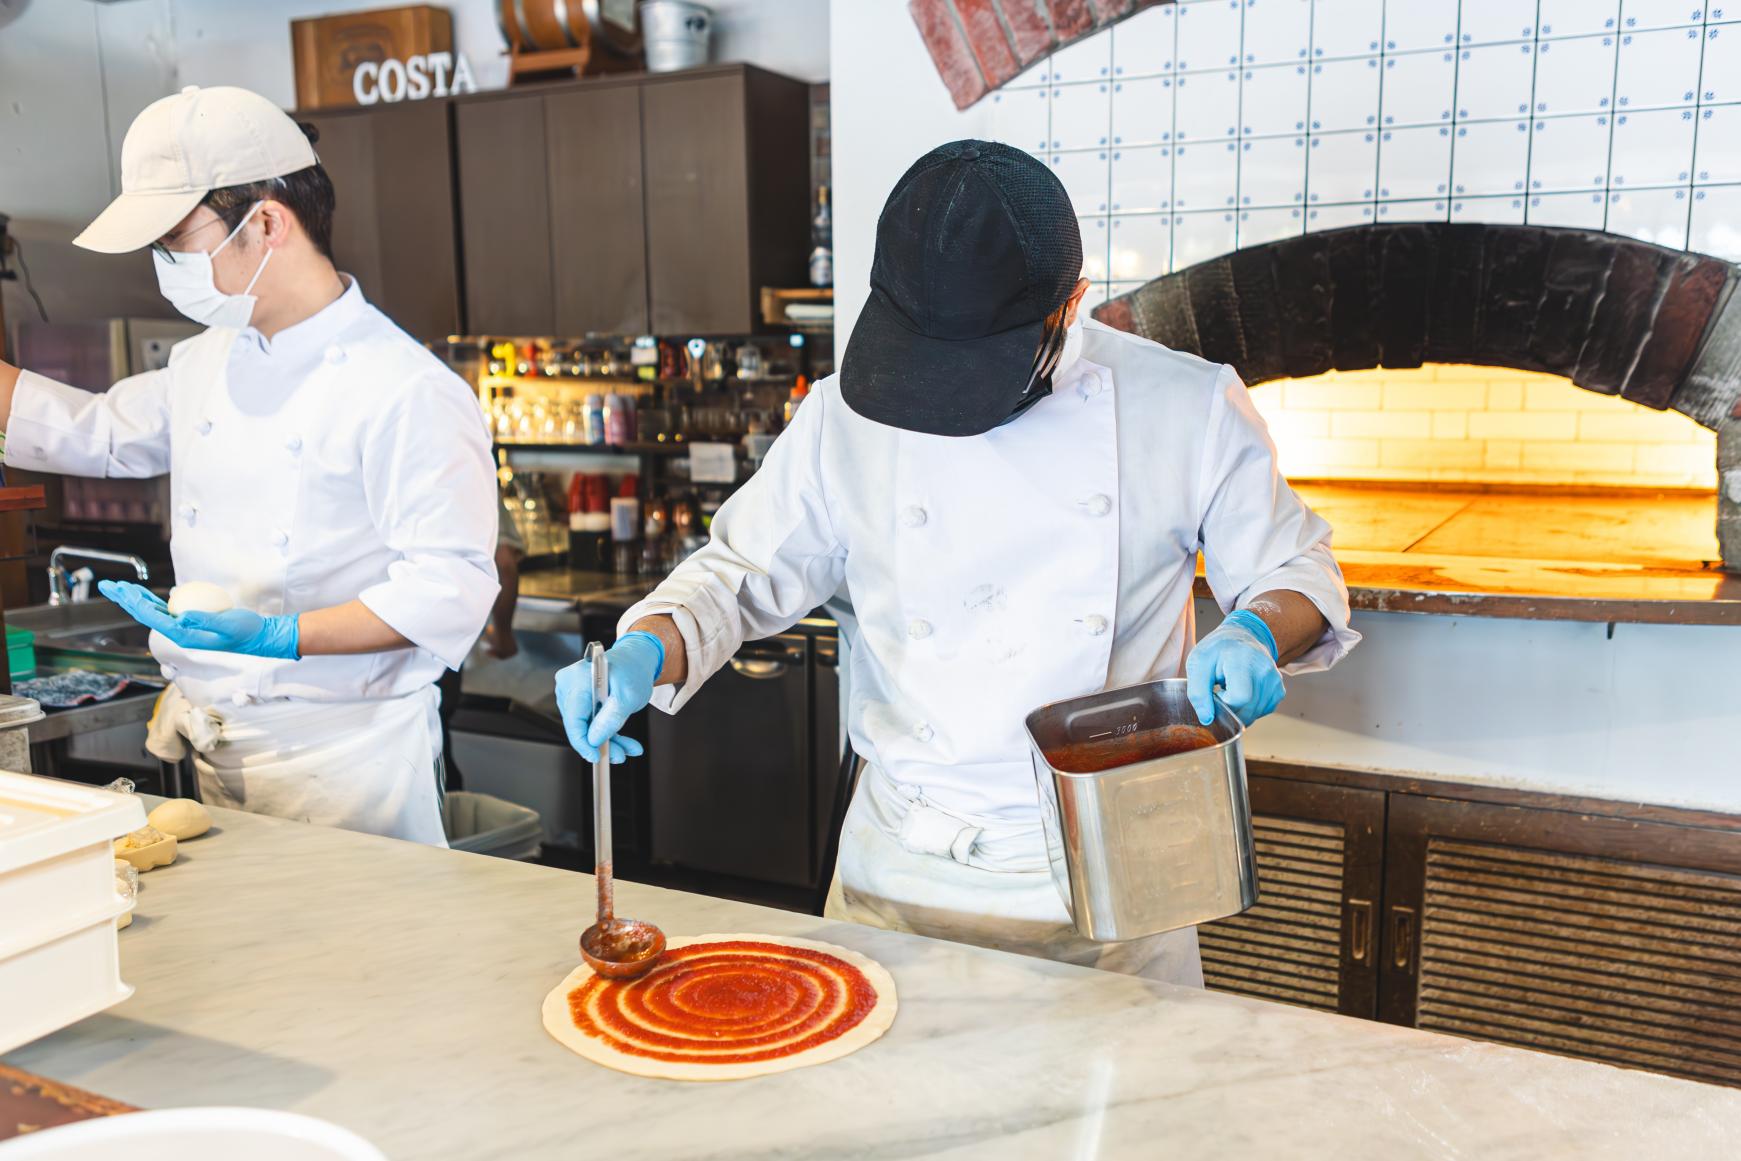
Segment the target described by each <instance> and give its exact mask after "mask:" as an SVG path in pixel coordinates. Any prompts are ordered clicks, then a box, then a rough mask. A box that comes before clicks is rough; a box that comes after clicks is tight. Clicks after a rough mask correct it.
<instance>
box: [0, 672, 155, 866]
mask: <svg viewBox="0 0 1741 1161" xmlns="http://www.w3.org/2000/svg"><path fill="white" fill-rule="evenodd" d="M14 700H19V701H29V699H28V698H18V699H14ZM30 704H32V705H35V704H36V703H35V702H31V703H30ZM144 825H145V805H144V803H142V802H140V800H139V799H138V797H137V796H135V795H132V794H115V793H113V792H111V791H108V790H98V789H96V788H95V787H92V786H80V785H78V784H77V783H73V782H62V781H60V780H58V779H55V778H37V777H35V776H33V775H30V774H14V773H12V772H11V771H9V770H0V874H5V873H6V872H7V871H15V870H17V869H18V868H19V867H23V866H27V865H29V864H31V863H40V862H42V861H43V860H45V859H52V858H55V857H56V856H58V855H63V854H66V853H67V852H68V851H76V850H78V849H79V848H80V847H88V846H90V845H91V844H92V843H99V842H107V841H108V840H109V839H112V838H116V837H118V836H120V835H124V834H126V833H127V832H128V831H134V830H138V829H139V828H140V827H142V826H144Z"/></svg>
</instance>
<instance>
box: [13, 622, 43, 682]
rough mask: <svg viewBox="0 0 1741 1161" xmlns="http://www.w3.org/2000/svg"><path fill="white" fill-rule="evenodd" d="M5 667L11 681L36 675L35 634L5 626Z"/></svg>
mask: <svg viewBox="0 0 1741 1161" xmlns="http://www.w3.org/2000/svg"><path fill="white" fill-rule="evenodd" d="M6 669H7V671H8V672H9V673H11V674H12V680H13V681H23V680H24V679H25V678H27V677H35V676H36V634H35V633H32V632H30V631H29V630H28V629H14V628H13V627H12V626H11V625H8V626H6Z"/></svg>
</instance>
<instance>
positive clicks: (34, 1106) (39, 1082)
mask: <svg viewBox="0 0 1741 1161" xmlns="http://www.w3.org/2000/svg"><path fill="white" fill-rule="evenodd" d="M138 1111H139V1110H138V1109H137V1108H136V1107H134V1106H133V1105H124V1104H122V1103H121V1102H120V1101H112V1100H110V1099H109V1098H108V1097H100V1096H98V1095H97V1094H96V1093H91V1092H86V1091H85V1090H84V1089H82V1088H74V1087H73V1086H72V1085H70V1084H61V1083H60V1082H59V1081H54V1080H49V1079H47V1078H45V1077H41V1076H36V1075H34V1074H33V1073H28V1072H21V1071H19V1070H18V1069H16V1068H7V1067H6V1066H5V1065H4V1064H0V1141H8V1140H11V1139H12V1138H13V1137H21V1136H23V1135H24V1134H25V1133H34V1132H36V1131H37V1130H38V1129H51V1128H53V1127H54V1126H56V1125H67V1124H71V1123H72V1122H74V1121H87V1120H90V1119H91V1118H92V1117H112V1116H115V1115H116V1114H118V1113H136V1112H138Z"/></svg>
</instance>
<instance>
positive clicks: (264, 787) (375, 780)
mask: <svg viewBox="0 0 1741 1161" xmlns="http://www.w3.org/2000/svg"><path fill="white" fill-rule="evenodd" d="M439 702H440V695H439V694H438V693H437V691H436V689H435V687H434V686H426V687H425V688H423V689H421V690H419V691H417V692H416V693H412V694H407V695H405V696H404V697H395V698H380V699H373V700H366V701H348V702H310V701H296V700H275V701H264V702H252V703H249V704H245V705H239V706H238V705H226V706H223V707H222V708H221V709H220V708H218V707H213V706H196V705H194V704H193V703H192V702H190V701H189V700H188V699H187V697H186V696H185V695H184V694H183V693H182V691H181V689H180V688H179V687H177V686H175V685H171V686H170V687H169V688H168V689H166V690H164V692H163V696H162V697H161V698H159V699H158V702H157V711H156V713H155V714H153V715H152V719H151V726H150V729H149V731H148V734H147V741H146V747H147V749H149V750H150V751H151V753H152V754H154V755H155V756H157V757H158V758H161V759H162V760H164V761H166V762H175V761H179V760H181V758H183V757H184V756H186V754H187V752H188V749H189V748H191V749H192V751H193V764H194V769H195V770H196V771H197V772H198V775H199V787H200V798H201V799H202V800H203V801H204V802H206V803H207V804H208V805H212V806H224V807H229V808H230V809H232V810H246V811H250V812H252V813H254V814H270V815H273V816H275V817H278V818H288V819H293V820H295V821H298V822H310V823H314V824H316V825H318V826H336V827H342V828H344V829H345V830H356V831H363V832H365V833H368V834H378V835H386V836H388V837H390V838H401V839H409V840H410V841H412V842H420V843H427V844H429V845H430V846H440V847H444V846H446V845H447V836H446V833H445V831H444V830H443V828H442V823H441V797H440V793H439V788H438V787H437V785H436V760H437V758H438V756H439V755H440V753H441V725H440V719H439V717H438V715H437V709H438V705H439Z"/></svg>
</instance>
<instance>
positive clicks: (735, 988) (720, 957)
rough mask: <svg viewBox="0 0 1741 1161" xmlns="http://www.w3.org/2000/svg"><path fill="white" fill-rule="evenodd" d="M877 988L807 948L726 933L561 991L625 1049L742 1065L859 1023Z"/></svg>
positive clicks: (589, 1030) (594, 1028)
mask: <svg viewBox="0 0 1741 1161" xmlns="http://www.w3.org/2000/svg"><path fill="white" fill-rule="evenodd" d="M876 1005H877V989H876V987H875V986H874V985H873V984H872V983H871V982H870V980H869V979H868V978H866V976H865V973H864V972H863V971H861V970H860V969H859V968H858V967H857V966H855V965H854V964H851V963H848V962H847V961H846V960H844V959H841V958H839V957H838V956H834V955H830V954H828V953H827V952H823V951H817V950H814V949H811V948H807V947H792V946H786V945H782V944H774V943H761V942H756V941H751V940H731V941H723V942H716V943H696V944H690V945H688V946H686V947H681V948H676V949H673V950H671V951H668V952H666V954H665V957H664V958H663V959H662V960H661V961H660V963H659V966H658V967H656V968H654V969H653V970H652V971H651V972H649V973H648V974H647V975H645V976H643V977H641V978H640V979H638V980H606V979H602V978H599V977H596V976H595V977H592V978H590V979H588V980H586V981H585V982H584V983H582V984H581V985H580V986H578V987H576V988H575V989H574V990H573V991H571V992H569V994H568V1010H569V1015H570V1017H571V1018H572V1020H573V1022H574V1027H575V1028H576V1029H578V1030H579V1031H581V1032H583V1033H585V1034H586V1035H587V1036H590V1037H593V1038H594V1039H597V1040H600V1041H603V1042H604V1043H606V1044H608V1045H609V1046H610V1047H611V1048H612V1049H614V1050H616V1051H618V1052H623V1053H627V1054H629V1055H632V1056H639V1057H645V1058H649V1059H653V1060H661V1061H668V1062H673V1063H690V1064H703V1065H706V1064H748V1063H754V1062H758V1061H767V1060H775V1059H780V1058H783V1057H788V1056H795V1055H797V1054H799V1053H803V1052H808V1051H811V1050H813V1049H816V1048H818V1047H820V1046H822V1045H825V1044H828V1043H830V1042H831V1041H834V1040H836V1039H838V1038H839V1037H841V1036H842V1035H844V1034H845V1033H846V1032H848V1031H849V1030H851V1029H852V1028H854V1027H856V1026H858V1025H859V1024H860V1023H861V1022H863V1021H864V1019H865V1018H866V1017H867V1016H868V1015H870V1013H871V1011H872V1010H873V1009H874V1008H875V1007H876Z"/></svg>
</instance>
